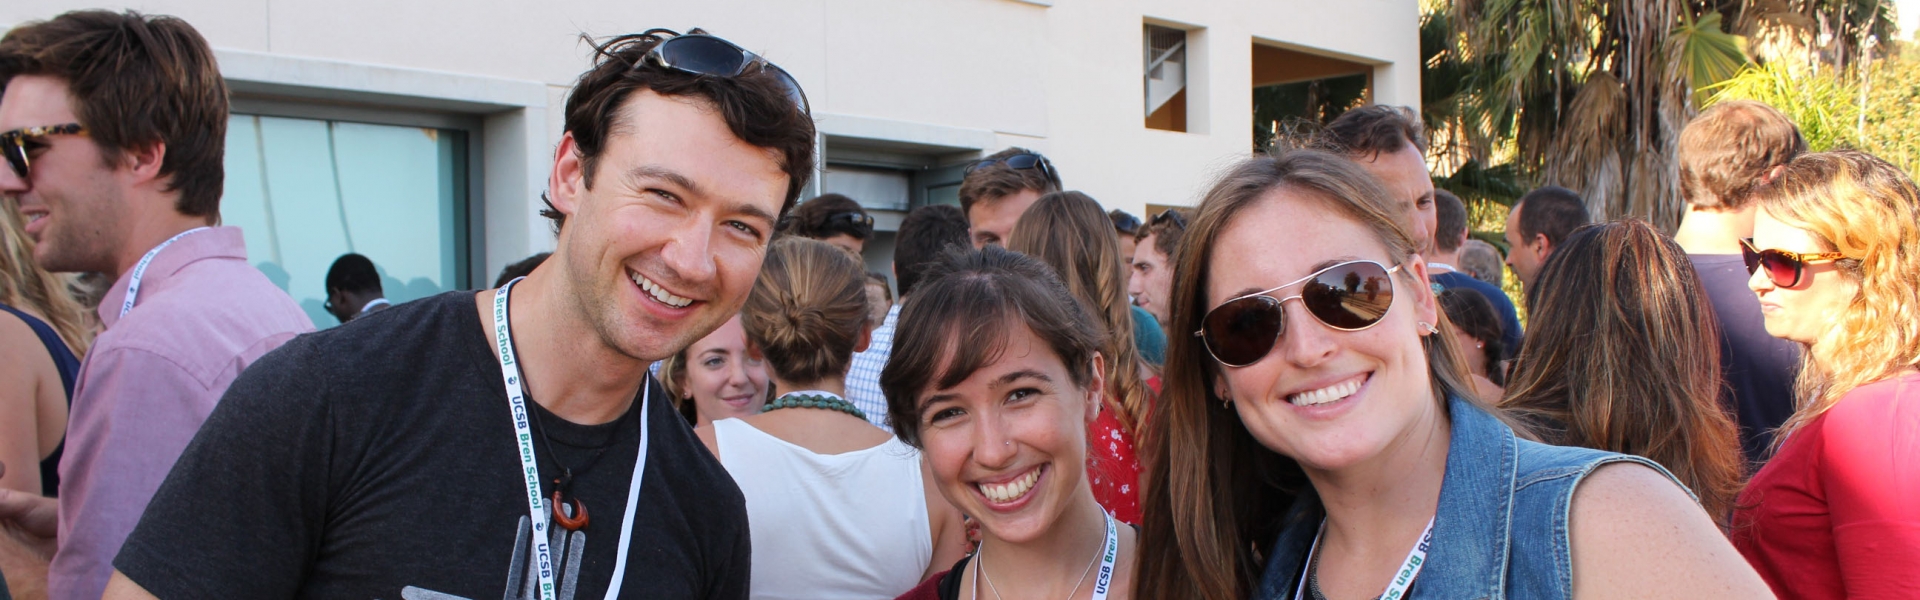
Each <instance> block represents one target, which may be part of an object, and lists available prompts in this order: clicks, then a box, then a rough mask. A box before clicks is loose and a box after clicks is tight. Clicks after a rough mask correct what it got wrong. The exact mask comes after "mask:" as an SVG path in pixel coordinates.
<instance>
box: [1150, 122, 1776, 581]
mask: <svg viewBox="0 0 1920 600" xmlns="http://www.w3.org/2000/svg"><path fill="white" fill-rule="evenodd" d="M1409 226H1410V223H1408V222H1407V216H1406V213H1405V211H1404V210H1402V209H1400V208H1399V207H1398V204H1397V203H1396V202H1394V200H1393V199H1392V198H1391V197H1389V196H1388V193H1387V192H1386V190H1385V189H1384V188H1383V187H1382V186H1381V184H1380V183H1379V182H1378V181H1377V180H1376V179H1374V178H1373V177H1371V176H1369V175H1368V174H1367V172H1366V171H1364V170H1362V169H1361V167H1360V166H1359V165H1357V164H1355V163H1354V162H1352V161H1350V160H1348V159H1346V158H1344V157H1341V156H1336V155H1332V154H1327V153H1322V152H1315V151H1298V150H1296V151H1285V152H1282V153H1278V154H1275V155H1272V156H1266V157H1259V158H1254V159H1250V160H1247V161H1245V162H1243V163H1241V164H1239V165H1238V166H1236V167H1235V168H1233V169H1232V170H1231V171H1230V172H1228V173H1227V174H1226V175H1225V176H1224V177H1223V178H1222V179H1221V180H1220V181H1219V182H1218V183H1217V184H1216V185H1215V186H1214V187H1213V189H1212V190H1211V191H1210V192H1209V193H1208V194H1207V195H1206V197H1205V199H1204V200H1203V201H1202V202H1201V204H1200V207H1199V211H1198V214H1197V215H1196V216H1195V217H1194V219H1193V220H1192V221H1191V226H1190V227H1189V229H1188V230H1187V234H1186V237H1185V238H1184V239H1183V242H1182V243H1183V249H1182V252H1181V256H1180V258H1179V261H1180V264H1179V267H1178V268H1177V269H1176V271H1175V272H1176V273H1177V274H1178V275H1177V279H1176V281H1175V285H1174V294H1173V306H1172V311H1171V313H1170V314H1171V317H1172V321H1173V328H1172V330H1173V331H1175V332H1178V333H1179V334H1178V335H1174V336H1173V341H1172V345H1171V347H1170V348H1169V352H1168V354H1167V370H1166V373H1165V377H1166V382H1167V387H1166V389H1165V394H1164V395H1163V396H1162V397H1161V402H1160V404H1159V405H1158V406H1157V407H1156V410H1155V411H1154V416H1153V419H1154V423H1153V425H1151V428H1152V430H1153V431H1154V432H1155V434H1154V435H1152V436H1149V438H1148V446H1147V461H1146V464H1147V465H1148V469H1149V470H1148V472H1147V476H1146V484H1147V487H1146V490H1147V494H1146V497H1145V498H1144V501H1145V506H1144V507H1143V508H1144V512H1145V516H1146V522H1145V523H1144V524H1143V527H1142V530H1141V553H1140V556H1139V562H1138V568H1139V569H1140V576H1139V580H1138V582H1137V583H1138V585H1137V586H1136V590H1135V591H1136V592H1137V593H1138V594H1140V595H1141V596H1142V597H1150V598H1193V599H1205V600H1227V599H1237V598H1247V597H1253V598H1263V599H1272V598H1286V599H1295V598H1336V599H1340V600H1348V599H1354V598H1375V597H1384V598H1393V599H1398V598H1407V597H1413V598H1484V597H1495V598H1499V597H1512V598H1570V597H1577V598H1583V599H1585V598H1757V597H1767V596H1768V594H1767V589H1766V585H1765V584H1764V583H1763V582H1761V581H1760V579H1759V577H1757V576H1756V575H1754V573H1753V570H1752V569H1751V568H1749V567H1747V565H1746V564H1744V563H1743V562H1742V561H1740V559H1739V556H1738V555H1737V553H1735V552H1734V550H1733V547H1732V546H1731V545H1730V544H1729V543H1728V542H1727V540H1726V538H1725V537H1723V536H1722V535H1721V534H1720V530H1719V529H1718V528H1716V527H1714V525H1713V522H1712V521H1711V520H1710V519H1708V518H1707V515H1706V513H1705V512H1703V511H1701V510H1700V509H1699V508H1697V507H1695V506H1694V502H1693V500H1692V498H1690V497H1688V496H1687V493H1686V491H1685V490H1683V489H1682V488H1681V486H1680V485H1679V484H1678V483H1677V482H1675V481H1674V479H1673V478H1672V477H1671V476H1670V475H1667V474H1666V472H1665V471H1664V470H1663V469H1661V468H1660V467H1659V466H1658V465H1657V464H1654V463H1652V462H1651V461H1648V460H1646V459H1644V458H1639V457H1633V456H1626V455H1620V454H1613V453H1608V452H1601V451H1597V450H1589V449H1585V448H1560V447H1553V446H1546V445H1542V444H1538V443H1535V442H1531V441H1527V440H1525V439H1522V437H1521V436H1519V435H1516V433H1515V432H1514V430H1513V429H1511V428H1510V426H1509V425H1508V423H1507V422H1505V421H1503V420H1502V419H1501V418H1500V417H1498V416H1497V415H1496V413H1494V412H1492V411H1491V410H1489V409H1488V408H1486V407H1485V406H1483V405H1482V404H1480V403H1479V402H1478V401H1477V400H1475V399H1474V397H1473V394H1472V391H1471V388H1469V387H1467V386H1465V385H1463V384H1462V381H1463V379H1464V375H1463V374H1462V371H1461V368H1460V364H1461V359H1460V358H1458V357H1459V353H1458V350H1457V349H1456V348H1455V347H1454V346H1455V345H1454V343H1453V342H1452V337H1453V335H1452V333H1451V329H1452V326H1451V325H1449V324H1447V323H1446V321H1445V320H1444V319H1442V318H1441V316H1440V312H1439V309H1438V308H1437V307H1436V305H1435V300H1434V296H1433V292H1432V291H1431V288H1429V287H1428V286H1427V272H1426V261H1425V260H1423V259H1422V258H1421V257H1420V256H1419V255H1418V254H1416V253H1415V249H1414V244H1413V241H1412V240H1411V237H1410V236H1409V235H1408V233H1407V232H1408V230H1409Z"/></svg>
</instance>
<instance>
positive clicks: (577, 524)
mask: <svg viewBox="0 0 1920 600" xmlns="http://www.w3.org/2000/svg"><path fill="white" fill-rule="evenodd" d="M562 502H564V503H566V504H568V505H570V506H572V507H573V514H574V516H572V517H569V516H567V512H566V511H564V510H560V505H561V503H562ZM551 506H552V507H553V522H554V523H556V524H558V525H560V526H561V527H564V528H566V530H567V531H579V530H582V529H586V528H587V505H586V504H583V503H581V502H580V499H579V498H574V499H572V500H564V501H563V500H561V499H560V490H554V491H553V503H552V504H551Z"/></svg>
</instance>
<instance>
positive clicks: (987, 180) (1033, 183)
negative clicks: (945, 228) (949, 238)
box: [960, 146, 1060, 218]
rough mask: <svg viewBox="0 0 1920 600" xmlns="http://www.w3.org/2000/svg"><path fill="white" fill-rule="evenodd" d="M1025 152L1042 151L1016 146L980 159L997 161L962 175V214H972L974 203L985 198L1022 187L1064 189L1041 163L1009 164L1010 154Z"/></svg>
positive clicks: (1011, 193)
mask: <svg viewBox="0 0 1920 600" xmlns="http://www.w3.org/2000/svg"><path fill="white" fill-rule="evenodd" d="M1021 154H1033V155H1039V154H1040V153H1039V152H1034V151H1032V150H1028V149H1026V148H1021V147H1019V146H1015V147H1012V148H1008V149H1005V150H1001V151H999V152H995V153H993V154H989V155H987V157H986V158H983V159H980V160H981V162H986V161H993V162H992V163H990V164H987V165H986V166H982V167H980V168H977V169H974V170H973V171H972V172H970V173H967V175H966V176H965V177H962V178H961V179H960V214H961V215H963V216H967V217H968V218H972V217H971V215H973V205H974V204H977V203H979V202H980V201H982V200H989V201H990V200H993V199H995V198H1000V197H1003V196H1010V195H1013V194H1016V193H1019V192H1020V191H1021V190H1033V191H1035V192H1039V193H1042V194H1047V193H1051V192H1058V191H1060V186H1059V185H1057V184H1055V183H1054V181H1053V179H1052V178H1050V177H1047V173H1046V170H1044V169H1040V168H1037V167H1036V168H1031V169H1015V168H1013V167H1010V166H1007V162H1006V159H1007V158H1009V157H1013V156H1019V155H1021ZM1049 164H1051V163H1049Z"/></svg>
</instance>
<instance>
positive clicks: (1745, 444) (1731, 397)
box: [1687, 254, 1800, 465]
mask: <svg viewBox="0 0 1920 600" xmlns="http://www.w3.org/2000/svg"><path fill="white" fill-rule="evenodd" d="M1687 258H1691V259H1693V268H1694V270H1695V271H1698V272H1699V273H1700V283H1701V287H1703V288H1706V292H1707V299H1708V300H1709V301H1711V302H1712V303H1713V312H1714V314H1715V315H1716V316H1717V317H1718V318H1719V319H1720V370H1721V372H1723V373H1725V374H1726V382H1727V385H1726V387H1724V388H1722V389H1721V400H1722V402H1723V403H1724V404H1725V405H1726V406H1729V407H1732V408H1733V411H1734V417H1735V419H1736V420H1737V421H1739V423H1740V446H1741V449H1742V450H1744V451H1745V452H1746V454H1747V460H1748V461H1749V462H1751V463H1753V464H1755V465H1758V464H1760V463H1761V462H1764V461H1765V457H1766V451H1767V446H1768V445H1769V444H1772V443H1773V430H1774V429H1775V428H1777V427H1779V426H1780V424H1781V423H1784V422H1786V420H1787V417H1790V416H1792V415H1793V407H1794V401H1793V384H1794V379H1795V377H1796V375H1797V374H1798V373H1799V369H1800V345H1799V344H1796V343H1793V342H1790V341H1787V340H1783V339H1780V338H1777V337H1773V336H1771V335H1768V334H1767V325H1766V320H1765V318H1764V317H1762V316H1761V315H1760V300H1759V299H1758V298H1756V297H1755V296H1754V295H1753V290H1752V289H1750V288H1748V287H1747V278H1748V275H1747V265H1746V262H1745V261H1744V260H1742V259H1741V257H1740V255H1737V254H1688V255H1687Z"/></svg>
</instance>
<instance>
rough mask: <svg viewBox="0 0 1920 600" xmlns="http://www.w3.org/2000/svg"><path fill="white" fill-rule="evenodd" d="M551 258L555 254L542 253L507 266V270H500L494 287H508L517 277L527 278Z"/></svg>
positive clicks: (494, 281)
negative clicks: (508, 283)
mask: <svg viewBox="0 0 1920 600" xmlns="http://www.w3.org/2000/svg"><path fill="white" fill-rule="evenodd" d="M549 256H553V253H552V252H541V253H539V254H535V255H533V256H529V257H526V258H523V259H520V262H517V263H513V264H510V265H507V266H506V268H503V269H500V277H499V278H498V279H494V280H493V287H500V286H503V285H506V284H507V282H509V281H513V280H514V278H517V277H526V276H527V275H528V274H529V273H532V272H533V270H534V269H536V268H539V267H540V263H543V262H547V257H549Z"/></svg>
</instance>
